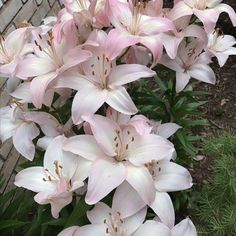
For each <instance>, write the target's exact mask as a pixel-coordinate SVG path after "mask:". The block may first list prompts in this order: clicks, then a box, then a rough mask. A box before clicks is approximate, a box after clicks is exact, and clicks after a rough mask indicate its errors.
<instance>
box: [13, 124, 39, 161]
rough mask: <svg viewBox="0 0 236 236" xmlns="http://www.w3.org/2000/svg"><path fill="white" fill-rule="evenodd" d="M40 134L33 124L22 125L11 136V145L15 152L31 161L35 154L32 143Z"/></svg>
mask: <svg viewBox="0 0 236 236" xmlns="http://www.w3.org/2000/svg"><path fill="white" fill-rule="evenodd" d="M39 134H40V132H39V129H38V128H37V126H36V125H35V124H34V123H29V124H28V123H23V124H21V125H20V127H19V128H18V129H17V130H16V132H15V134H14V135H13V144H14V147H15V148H16V150H17V151H18V152H19V153H20V154H21V155H22V156H24V157H26V158H27V159H29V160H30V161H32V160H33V159H34V154H35V146H34V144H33V142H32V140H33V139H34V138H36V137H37V136H38V135H39Z"/></svg>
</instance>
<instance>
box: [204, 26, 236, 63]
mask: <svg viewBox="0 0 236 236" xmlns="http://www.w3.org/2000/svg"><path fill="white" fill-rule="evenodd" d="M235 44H236V40H235V38H234V37H233V36H231V35H222V34H219V31H217V30H216V31H215V32H214V33H212V34H209V36H208V45H207V50H206V51H207V52H208V53H209V55H210V56H215V57H216V58H217V59H218V62H219V65H220V67H222V66H224V64H225V63H226V61H227V60H228V58H229V56H230V55H236V48H235V47H233V46H234V45H235Z"/></svg>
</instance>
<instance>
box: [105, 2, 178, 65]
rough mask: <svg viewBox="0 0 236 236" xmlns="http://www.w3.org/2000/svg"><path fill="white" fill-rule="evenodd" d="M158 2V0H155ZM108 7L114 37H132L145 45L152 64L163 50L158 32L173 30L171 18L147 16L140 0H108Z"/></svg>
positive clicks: (143, 3) (174, 30) (143, 4)
mask: <svg viewBox="0 0 236 236" xmlns="http://www.w3.org/2000/svg"><path fill="white" fill-rule="evenodd" d="M156 2H158V1H156ZM108 3H109V4H108V5H109V9H110V20H111V22H112V24H113V25H114V26H115V30H114V35H116V37H118V36H119V37H123V39H122V40H125V38H127V37H133V38H134V39H136V40H137V41H138V42H134V43H133V45H134V44H137V43H141V44H143V45H144V46H146V47H147V48H148V49H149V50H150V51H151V52H152V54H153V65H154V64H156V63H157V62H158V61H159V59H160V57H161V55H162V50H163V44H162V42H161V41H160V39H159V37H158V34H160V33H163V32H167V31H173V32H176V29H175V26H174V24H173V23H172V21H171V20H169V19H167V18H164V17H162V16H149V15H147V13H146V12H145V9H146V6H148V5H146V2H140V1H128V2H126V1H117V0H109V1H108Z"/></svg>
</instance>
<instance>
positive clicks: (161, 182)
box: [113, 160, 192, 227]
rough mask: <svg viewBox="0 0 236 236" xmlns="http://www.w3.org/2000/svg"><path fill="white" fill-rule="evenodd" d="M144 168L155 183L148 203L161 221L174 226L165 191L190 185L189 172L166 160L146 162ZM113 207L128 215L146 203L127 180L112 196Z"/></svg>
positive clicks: (168, 199) (169, 203)
mask: <svg viewBox="0 0 236 236" xmlns="http://www.w3.org/2000/svg"><path fill="white" fill-rule="evenodd" d="M146 168H147V169H148V170H149V172H150V174H151V175H152V178H153V181H154V184H155V190H156V191H155V198H154V200H153V201H152V202H151V203H150V204H148V206H149V207H150V208H152V210H153V211H154V212H155V213H156V214H157V216H158V217H159V218H160V220H161V221H162V222H164V223H165V224H166V225H168V226H169V227H173V226H174V210H173V209H172V208H173V207H172V201H171V199H170V197H169V195H168V194H167V192H175V191H180V190H185V189H189V188H191V187H192V178H191V175H190V173H189V172H188V170H187V169H185V168H184V167H182V166H180V165H178V164H176V163H174V162H170V161H167V160H161V161H158V162H155V161H152V162H149V163H146ZM121 196H126V202H125V203H124V202H121V201H120V198H121ZM113 203H114V209H115V210H118V209H119V211H120V212H121V214H122V215H123V216H124V217H128V216H130V215H132V214H134V213H136V212H137V211H139V210H140V209H142V207H144V206H145V205H146V203H145V202H144V201H143V200H142V199H141V198H140V196H139V194H138V193H137V191H136V190H135V189H134V188H133V187H131V185H130V184H129V183H127V182H124V183H122V184H121V185H120V186H118V188H117V189H116V192H115V194H114V197H113Z"/></svg>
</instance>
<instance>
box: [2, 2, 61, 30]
mask: <svg viewBox="0 0 236 236" xmlns="http://www.w3.org/2000/svg"><path fill="white" fill-rule="evenodd" d="M60 8H61V3H60V0H0V32H1V33H3V34H6V33H9V32H11V31H12V30H14V29H15V28H17V27H19V26H20V25H21V23H22V21H24V20H26V21H28V22H30V23H31V24H32V25H35V26H38V25H39V24H40V23H41V21H42V19H43V18H45V17H46V16H53V15H56V14H57V12H58V11H59V10H60Z"/></svg>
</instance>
